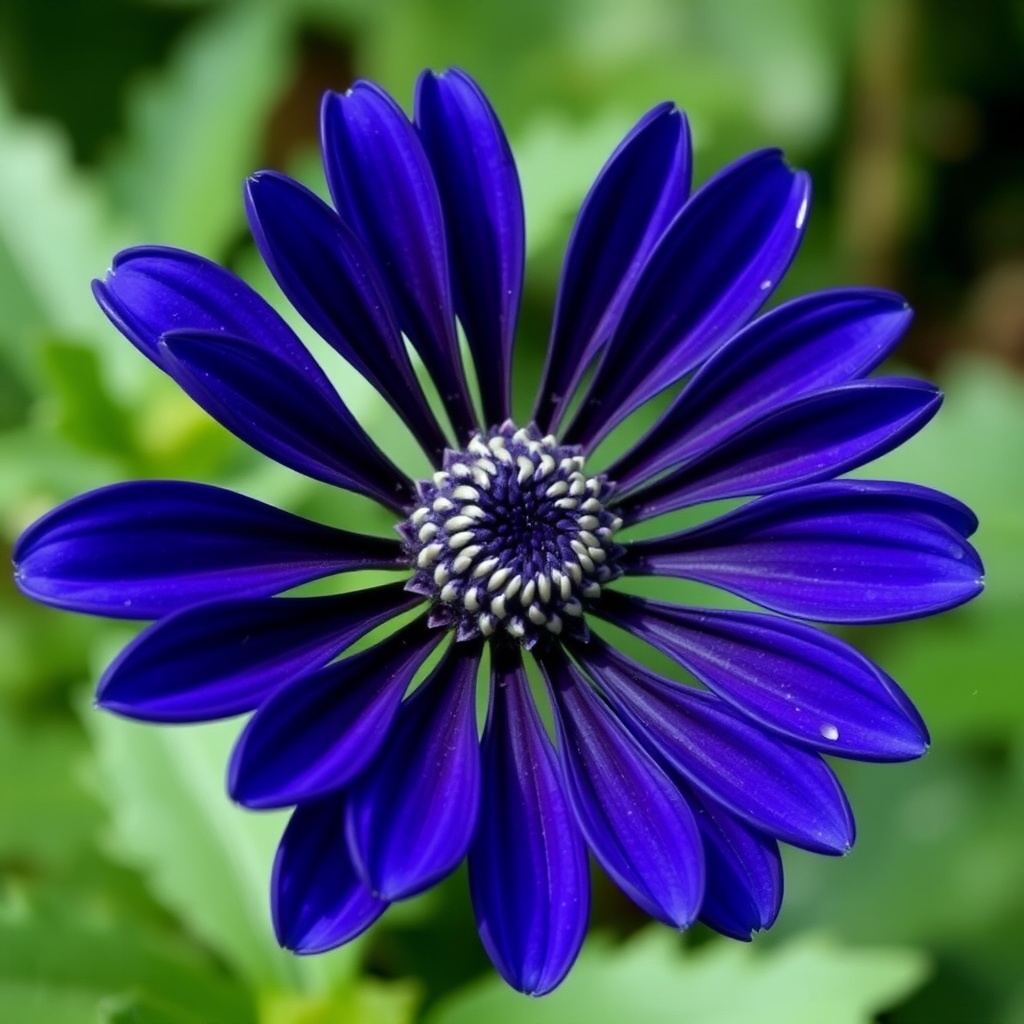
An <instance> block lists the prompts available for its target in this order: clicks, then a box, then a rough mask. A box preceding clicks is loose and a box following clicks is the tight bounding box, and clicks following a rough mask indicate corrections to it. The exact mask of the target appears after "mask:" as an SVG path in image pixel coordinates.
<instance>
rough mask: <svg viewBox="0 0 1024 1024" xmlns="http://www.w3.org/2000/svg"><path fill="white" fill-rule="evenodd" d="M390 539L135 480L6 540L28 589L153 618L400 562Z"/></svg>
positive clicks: (184, 486)
mask: <svg viewBox="0 0 1024 1024" xmlns="http://www.w3.org/2000/svg"><path fill="white" fill-rule="evenodd" d="M402 562H403V555H402V549H401V547H400V546H399V544H398V542H397V541H393V540H385V539H383V538H380V537H368V536H363V535H361V534H357V533H349V532H347V531H345V530H336V529H334V528H333V527H330V526H323V525H321V524H320V523H314V522H311V521H310V520H308V519H302V518H300V517H299V516H294V515H291V514H290V513H288V512H282V511H280V510H279V509H276V508H273V507H271V506H270V505H264V504H263V503H262V502H260V501H254V500H253V499H252V498H246V497H243V496H242V495H241V494H235V493H234V492H233V491H226V490H223V489H222V488H219V487H211V486H208V485H206V484H194V483H181V482H177V481H165V480H140V481H136V482H133V483H126V484H114V485H113V486H111V487H102V488H100V489H99V490H97V491H91V492H89V493H88V494H83V495H82V496H81V497H79V498H74V499H72V500H71V501H69V502H66V503H65V504H64V505H61V506H60V507H59V508H56V509H54V510H53V511H52V512H50V513H48V514H47V515H45V516H43V517H42V518H41V519H40V520H38V522H36V523H35V524H34V525H32V526H30V527H29V528H28V529H27V530H26V531H25V532H24V533H23V534H22V536H21V539H20V540H19V541H18V543H17V545H16V546H15V549H14V564H15V578H16V580H17V582H18V586H20V587H21V589H22V590H23V591H24V592H25V593H26V594H28V596H29V597H32V598H34V599H35V600H37V601H42V602H43V603H44V604H52V605H55V606H57V607H58V608H69V609H71V610H72V611H79V612H90V613H92V614H96V615H109V616H113V617H114V618H123V619H155V618H159V617H160V616H161V615H166V614H167V613H168V612H173V611H177V610H178V609H179V608H184V607H187V606H188V605H191V604H198V603H199V602H201V601H212V600H215V599H229V598H233V597H237V596H238V594H240V593H242V594H246V595H247V596H249V597H269V596H270V595H271V594H276V593H279V592H280V591H282V590H288V589H289V588H290V587H296V586H298V585H299V584H300V583H307V582H309V581H310V580H316V579H320V578H322V577H324V576H330V575H332V574H334V573H340V572H348V571H350V570H352V569H397V568H400V567H401V565H402Z"/></svg>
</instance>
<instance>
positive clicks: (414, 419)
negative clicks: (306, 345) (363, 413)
mask: <svg viewBox="0 0 1024 1024" xmlns="http://www.w3.org/2000/svg"><path fill="white" fill-rule="evenodd" d="M245 201H246V212H247V214H248V217H249V226H250V228H251V229H252V233H253V238H255V240H256V245H257V246H258V247H259V250H260V254H261V255H262V256H263V259H264V262H265V263H266V264H267V266H268V267H269V268H270V272H271V273H272V274H273V275H274V279H275V280H276V281H277V283H278V284H279V285H280V286H281V290H282V291H283V292H284V293H285V295H287V296H288V299H289V300H290V301H291V303H292V305H293V306H295V308H296V309H297V310H298V311H299V312H300V313H301V314H302V316H303V317H304V318H305V320H306V322H307V323H308V324H309V325H310V326H311V327H312V328H313V329H314V330H315V331H317V332H318V333H319V334H320V336H321V337H323V338H324V339H325V340H326V341H328V342H329V343H330V344H331V345H332V346H333V347H334V348H335V349H336V350H337V351H338V352H339V353H340V354H341V355H342V356H343V357H344V358H345V360H346V361H347V362H348V363H349V364H351V365H352V366H353V367H355V368H356V369H357V370H358V371H359V372H360V373H361V374H362V375H363V376H364V377H365V378H366V379H367V380H368V381H369V382H370V383H371V384H372V385H373V386H374V387H375V388H376V389H377V390H378V391H379V392H380V393H381V394H382V395H383V396H384V397H385V398H386V399H387V400H388V402H389V403H390V404H391V406H392V408H394V409H395V411H396V412H397V413H398V414H399V416H401V417H402V419H403V420H404V421H405V423H406V424H407V426H408V427H409V429H410V430H411V431H412V432H413V434H414V435H415V436H416V438H417V439H418V440H419V442H420V443H421V444H422V445H423V448H424V450H425V451H426V452H427V453H428V454H429V455H432V456H435V457H439V456H440V455H441V454H442V453H443V451H444V448H445V443H446V442H445V436H444V432H443V431H442V430H441V428H440V427H439V426H438V424H437V420H435V419H434V415H433V413H432V412H431V411H430V408H429V406H428V405H427V401H426V398H425V397H424V395H423V391H422V389H421V388H420V386H419V383H418V381H417V380H416V373H415V371H414V370H413V367H412V363H411V362H410V360H409V355H408V353H407V352H406V350H405V344H404V343H403V341H402V336H401V333H400V332H399V330H398V326H397V324H396V323H395V321H394V317H393V316H392V314H391V310H390V308H389V302H388V298H387V295H386V291H385V286H384V283H383V282H382V281H381V280H380V278H379V277H378V275H377V271H376V269H375V268H374V266H373V264H372V261H371V259H370V256H369V254H368V253H367V251H366V249H365V248H364V246H363V245H362V243H361V242H360V241H359V239H358V238H357V237H356V236H355V235H354V234H353V233H352V231H351V230H350V229H349V228H348V227H346V225H345V224H343V223H342V221H341V219H340V218H339V217H338V215H337V214H336V213H335V212H334V210H332V209H331V208H330V207H329V206H328V205H327V204H326V203H325V202H324V201H323V200H322V199H320V198H319V197H318V196H316V195H314V194H313V193H312V192H310V191H309V189H307V188H304V187H303V186H302V185H300V184H299V183H298V182H296V181H293V180H292V179H291V178H287V177H285V176H284V175H283V174H276V173H274V172H271V171H264V172H262V173H260V174H256V175H254V176H253V177H251V178H250V179H249V181H248V182H247V183H246V188H245Z"/></svg>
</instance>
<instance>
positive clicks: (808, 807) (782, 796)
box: [568, 637, 854, 854]
mask: <svg viewBox="0 0 1024 1024" xmlns="http://www.w3.org/2000/svg"><path fill="white" fill-rule="evenodd" d="M568 646H569V647H570V649H571V651H572V654H573V656H574V657H575V658H576V659H577V660H578V661H579V662H580V663H581V664H582V665H583V667H584V668H585V669H586V670H587V671H588V672H589V673H590V674H591V675H592V676H593V677H594V678H595V679H599V680H600V682H601V687H602V690H603V691H604V694H605V696H606V697H607V698H608V700H609V702H610V703H611V704H612V706H613V707H614V708H615V710H616V711H617V712H618V714H619V715H620V717H621V718H622V720H623V721H624V722H625V723H626V725H627V726H628V727H629V728H630V730H631V731H632V732H633V733H634V735H635V736H636V737H637V738H638V739H639V740H640V741H641V742H642V743H643V744H644V745H645V746H647V747H648V749H650V750H652V751H653V752H655V753H657V754H658V755H659V756H661V757H663V758H665V760H666V761H667V762H668V763H669V764H670V765H671V766H672V767H673V768H674V769H675V770H676V771H678V772H679V773H680V774H681V775H682V776H683V777H684V778H685V779H686V780H687V781H688V782H689V783H690V784H691V785H692V786H693V787H694V788H695V789H696V790H697V791H698V792H700V793H703V794H705V795H706V796H708V797H710V798H711V799H712V800H714V801H716V802H717V803H720V804H722V805H723V806H724V807H726V808H727V809H728V810H729V811H731V812H732V813H733V814H735V815H737V816H738V817H739V818H741V819H742V820H743V821H746V822H748V823H749V824H751V825H753V826H754V827H755V828H759V829H762V830H764V831H765V832H768V833H769V834H771V835H773V836H775V837H776V838H778V839H782V840H784V841H785V842H787V843H792V844H793V845H794V846H800V847H803V848H804V849H807V850H812V851H814V852H816V853H826V854H840V853H845V852H846V851H847V850H848V849H849V848H850V846H852V845H853V838H854V829H853V817H852V815H851V813H850V807H849V804H848V803H847V802H846V797H845V796H844V795H843V791H842V789H841V788H840V786H839V783H838V781H837V780H836V777H835V775H834V774H833V773H832V771H831V769H830V768H829V767H828V765H827V764H826V763H825V762H824V761H823V760H822V758H821V757H820V756H819V755H818V754H815V753H813V752H811V751H807V750H801V749H799V748H797V747H794V746H791V745H790V744H788V743H784V742H783V741H781V740H779V739H776V738H774V737H772V736H766V735H765V734H764V733H763V731H762V730H761V729H760V728H759V727H758V726H756V725H755V724H753V723H751V722H748V721H746V720H744V719H743V718H741V717H739V716H738V715H737V714H736V712H734V711H732V710H731V709H730V708H729V707H728V705H726V704H725V703H724V702H722V701H721V700H719V699H718V698H717V697H714V696H712V695H710V694H707V693H702V692H700V691H698V690H694V689H692V688H690V687H687V686H682V685H680V684H679V683H673V682H671V681H670V680H668V679H664V678H662V677H661V676H657V675H655V674H654V673H653V672H650V671H649V670H647V669H646V668H644V667H643V666H641V665H638V664H636V663H635V662H632V661H629V660H628V659H627V658H624V657H623V656H622V655H620V654H618V653H617V652H616V651H614V650H613V649H612V648H610V647H609V646H608V645H607V644H606V643H604V641H602V640H601V639H600V638H598V637H592V638H591V641H590V643H589V644H586V645H583V644H578V643H575V642H570V643H569V644H568Z"/></svg>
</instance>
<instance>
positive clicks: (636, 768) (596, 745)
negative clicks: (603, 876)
mask: <svg viewBox="0 0 1024 1024" xmlns="http://www.w3.org/2000/svg"><path fill="white" fill-rule="evenodd" d="M538 660H539V662H540V665H541V668H542V670H543V671H544V675H545V677H546V678H547V681H548V686H549V688H550V690H551V693H552V696H553V698H554V702H555V708H556V710H557V714H556V724H557V728H558V736H559V744H558V750H559V760H560V762H561V765H562V772H563V776H564V779H565V784H566V789H567V791H568V794H569V798H570V800H571V801H572V804H573V809H574V810H575V812H576V819H577V821H578V822H579V823H580V828H581V829H582V830H583V834H584V836H585V837H586V839H587V842H588V843H589V845H590V848H591V849H592V850H593V851H594V855H595V856H596V857H597V859H598V861H599V862H600V863H601V866H602V867H603V868H604V869H605V871H607V872H608V874H609V875H610V876H611V877H612V878H613V879H614V880H615V882H616V883H617V884H618V885H619V886H620V887H621V888H622V889H623V891H624V892H626V893H627V894H628V895H629V897H630V898H631V899H633V900H634V901H635V902H636V903H637V905H638V906H640V907H641V908H642V909H644V910H645V911H647V913H648V914H650V915H651V916H652V917H655V918H657V919H658V920H660V921H663V922H664V923H665V924H667V925H671V926H672V927H674V928H680V929H682V928H687V927H689V926H690V925H691V924H692V923H693V921H694V919H695V918H696V916H697V911H698V909H699V908H700V905H701V900H702V898H703V895H704V855H703V849H702V845H701V838H700V834H699V833H698V831H697V825H696V822H695V821H694V818H693V812H692V811H691V810H690V807H689V805H688V804H687V802H686V799H685V798H684V797H683V795H682V794H681V793H680V791H679V788H678V786H676V785H675V784H674V783H673V782H672V780H671V779H670V778H669V777H668V776H667V775H666V774H665V772H664V771H662V769H661V768H660V767H659V766H658V765H657V764H656V763H655V762H654V760H653V759H652V757H651V756H650V755H649V754H648V753H647V752H646V751H645V750H644V748H643V747H642V746H641V745H640V744H639V742H637V740H636V739H634V738H633V737H632V736H631V735H630V734H629V733H628V732H627V731H626V730H625V729H624V728H623V727H622V725H621V723H620V722H618V721H617V719H616V718H615V716H614V714H613V713H612V712H611V711H610V710H609V708H608V707H607V705H605V704H603V703H602V701H601V700H600V699H599V698H598V697H597V695H596V694H595V693H594V692H593V690H592V689H591V686H590V684H589V682H588V681H587V680H586V679H585V678H584V677H583V676H582V675H580V673H579V672H578V671H577V670H576V669H575V668H574V667H573V666H572V665H571V664H570V663H569V662H568V660H567V659H566V658H565V655H564V654H563V653H562V652H561V651H559V652H557V653H551V654H548V655H546V656H542V657H540V658H539V659H538Z"/></svg>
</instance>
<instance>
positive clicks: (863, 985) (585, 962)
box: [428, 927, 927, 1024]
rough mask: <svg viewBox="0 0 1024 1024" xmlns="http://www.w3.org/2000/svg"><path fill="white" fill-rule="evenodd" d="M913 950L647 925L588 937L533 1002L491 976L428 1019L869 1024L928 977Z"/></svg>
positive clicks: (443, 1023)
mask: <svg viewBox="0 0 1024 1024" xmlns="http://www.w3.org/2000/svg"><path fill="white" fill-rule="evenodd" d="M926 974H927V964H926V961H925V959H924V958H923V957H922V956H921V955H920V954H919V953H917V952H915V951H914V950H910V949H878V948H875V949H857V948H850V947H843V946H840V945H838V944H836V943H834V942H831V941H829V940H827V939H825V938H822V937H820V936H810V937H806V938H803V939H800V940H797V941H794V942H791V943H789V944H787V945H785V946H782V947H780V948H777V949H773V950H767V951H766V950H764V949H761V948H759V947H758V946H756V945H755V946H750V945H742V944H740V943H732V942H728V941H725V940H715V941H712V942H710V943H708V944H707V945H706V946H704V947H702V948H700V949H697V950H694V951H689V952H684V951H683V950H682V948H681V945H680V943H679V940H678V938H677V937H676V936H675V935H673V934H672V933H671V932H669V931H668V930H666V929H663V928H659V927H650V928H647V929H645V930H644V931H642V932H640V933H639V934H638V935H636V936H635V937H634V938H632V939H630V940H629V941H627V942H625V943H623V944H622V945H621V946H613V945H611V944H609V943H607V942H605V943H601V942H598V941H592V942H591V943H590V944H589V945H588V946H587V948H585V949H584V951H583V953H582V955H581V956H580V959H579V961H578V963H577V964H576V966H575V967H574V968H573V970H572V972H571V973H570V975H569V977H568V979H567V980H566V981H565V982H564V983H563V984H562V986H561V987H560V988H559V989H557V990H556V991H555V992H554V993H553V994H552V995H550V996H546V997H545V998H544V999H542V1000H540V1001H536V1002H534V1001H530V1000H527V999H525V998H523V997H522V996H520V995H518V994H516V993H515V992H513V991H512V990H510V989H509V988H508V987H507V986H505V985H504V983H502V982H501V981H499V980H498V979H496V978H490V979H488V980H487V981H484V982H481V983H480V984H478V985H475V986H473V987H471V988H468V989H465V990H463V991H462V992H460V993H458V994H456V995H454V996H452V997H451V998H449V999H448V1000H446V1001H445V1002H444V1003H443V1004H442V1005H441V1006H439V1007H438V1009H437V1010H436V1011H435V1012H434V1013H433V1014H431V1015H430V1017H429V1018H428V1021H429V1024H479V1022H480V1021H487V1022H488V1024H519V1022H523V1024H527V1022H528V1024H564V1022H565V1021H586V1022H587V1024H622V1022H623V1021H629V1022H630V1024H736V1022H738V1021H757V1022H758V1024H821V1022H822V1021H828V1024H868V1022H870V1021H872V1020H873V1019H874V1017H875V1014H877V1013H878V1012H879V1011H880V1010H883V1009H885V1008H887V1007H890V1006H893V1005H895V1004H897V1003H899V1002H900V1001H901V1000H903V999H905V998H906V997H907V996H908V995H909V994H910V993H911V992H913V991H914V989H916V988H917V987H918V986H919V985H920V984H921V983H922V982H923V981H924V979H925V976H926Z"/></svg>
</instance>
